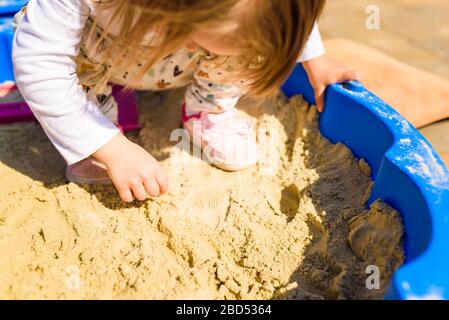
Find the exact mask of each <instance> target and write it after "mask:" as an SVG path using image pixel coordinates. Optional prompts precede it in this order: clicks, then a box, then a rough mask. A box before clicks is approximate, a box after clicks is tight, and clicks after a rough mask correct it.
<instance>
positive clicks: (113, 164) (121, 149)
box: [94, 134, 168, 202]
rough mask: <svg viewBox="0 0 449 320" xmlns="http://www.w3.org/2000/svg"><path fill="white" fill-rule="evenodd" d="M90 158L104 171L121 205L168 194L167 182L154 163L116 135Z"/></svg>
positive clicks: (144, 152) (143, 151) (149, 156)
mask: <svg viewBox="0 0 449 320" xmlns="http://www.w3.org/2000/svg"><path fill="white" fill-rule="evenodd" d="M94 157H95V158H97V159H98V160H99V161H101V162H102V163H104V164H105V165H106V167H107V168H108V173H109V176H110V178H111V180H112V182H113V183H114V185H115V187H116V188H117V190H118V192H119V194H120V197H121V198H122V200H123V201H125V202H132V201H133V200H134V197H135V198H137V199H138V200H140V201H144V200H146V199H147V198H148V195H149V196H152V197H157V196H159V195H161V194H163V193H165V192H167V190H168V178H167V176H166V174H165V172H164V170H163V169H162V167H161V166H160V165H159V163H158V162H157V160H156V159H154V158H153V156H151V155H150V154H149V153H148V152H147V151H145V150H144V149H143V148H142V147H140V146H138V145H137V144H135V143H133V142H131V141H129V140H128V139H127V138H126V137H125V136H124V135H122V134H119V135H117V136H115V137H114V138H113V139H112V140H111V141H109V142H108V143H107V144H106V145H105V146H103V147H102V148H101V149H100V150H98V151H97V152H95V153H94Z"/></svg>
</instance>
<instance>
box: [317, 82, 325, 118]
mask: <svg viewBox="0 0 449 320" xmlns="http://www.w3.org/2000/svg"><path fill="white" fill-rule="evenodd" d="M325 91H326V87H324V86H319V87H317V88H315V102H316V107H317V109H318V111H319V112H323V110H324V92H325Z"/></svg>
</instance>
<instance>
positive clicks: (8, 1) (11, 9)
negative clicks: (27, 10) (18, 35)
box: [0, 0, 28, 16]
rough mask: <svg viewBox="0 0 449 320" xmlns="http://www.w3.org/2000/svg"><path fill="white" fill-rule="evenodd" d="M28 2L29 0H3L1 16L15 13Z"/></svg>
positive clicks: (0, 5)
mask: <svg viewBox="0 0 449 320" xmlns="http://www.w3.org/2000/svg"><path fill="white" fill-rule="evenodd" d="M27 2H28V0H3V1H2V2H0V16H4V15H13V14H15V13H16V12H18V11H19V10H20V9H22V7H23V6H24V5H25V4H26V3H27Z"/></svg>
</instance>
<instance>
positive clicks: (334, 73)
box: [298, 24, 360, 112]
mask: <svg viewBox="0 0 449 320" xmlns="http://www.w3.org/2000/svg"><path fill="white" fill-rule="evenodd" d="M298 62H301V63H302V64H303V66H304V69H305V70H306V72H307V75H308V77H309V80H310V83H311V84H312V87H313V89H314V92H315V101H316V105H317V108H318V111H320V112H322V111H323V110H324V93H325V91H326V88H327V86H328V85H330V84H333V83H337V82H345V81H350V80H360V75H359V74H358V73H357V72H356V71H353V70H350V69H348V68H346V67H345V66H344V65H343V64H341V63H339V62H338V61H335V60H333V59H331V58H329V57H328V56H326V55H325V49H324V45H323V41H322V39H321V35H320V31H319V28H318V25H317V24H316V25H315V27H314V28H313V31H312V33H311V35H310V37H309V40H308V42H307V44H306V46H305V48H304V50H303V52H302V54H301V56H300V58H299V59H298Z"/></svg>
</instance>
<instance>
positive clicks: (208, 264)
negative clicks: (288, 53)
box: [0, 92, 403, 299]
mask: <svg viewBox="0 0 449 320" xmlns="http://www.w3.org/2000/svg"><path fill="white" fill-rule="evenodd" d="M180 94H181V92H177V93H175V94H173V95H171V96H170V97H168V98H166V99H165V100H164V103H162V104H161V103H157V102H158V96H155V95H154V94H145V95H142V96H141V107H142V112H141V114H142V122H143V124H144V128H143V130H142V131H141V132H140V134H139V135H138V136H135V137H134V138H133V139H135V140H136V141H138V142H139V143H141V144H142V145H143V146H144V147H145V148H146V149H147V150H149V151H150V152H151V153H152V154H153V155H154V156H156V157H157V158H158V159H159V160H161V161H162V163H163V165H164V167H165V168H166V170H167V172H168V174H169V177H170V179H171V190H170V193H169V194H167V195H165V196H163V197H161V198H158V199H155V200H149V201H147V202H144V203H137V202H136V203H133V204H131V205H124V204H123V203H121V202H120V200H119V198H118V196H117V193H116V192H115V190H114V188H113V187H99V186H96V187H87V186H85V187H82V186H77V185H74V184H68V185H66V184H65V183H64V180H63V167H64V164H63V161H62V159H61V158H60V156H59V155H58V154H57V153H56V151H54V149H53V148H52V146H51V145H50V143H49V142H48V140H47V139H46V137H45V136H44V134H43V132H42V131H41V129H40V128H39V126H38V125H36V124H24V125H23V124H22V125H14V126H2V127H0V160H1V162H0V195H1V202H0V252H2V258H1V259H0V298H3V299H5V298H64V299H65V298H69V299H70V298H94V299H103V298H150V299H153V298H157V299H169V298H170V299H172V298H176V299H185V298H188V299H195V298H200V299H216V298H227V299H253V298H254V299H262V298H281V299H282V298H308V299H322V298H381V297H382V296H383V294H384V292H385V289H386V285H387V283H388V280H389V278H390V276H391V274H392V272H393V271H394V270H395V269H396V268H397V267H398V266H399V265H400V264H401V263H402V261H403V254H402V251H401V245H400V238H401V235H402V226H401V221H400V218H399V215H398V214H397V213H396V212H395V211H394V210H392V209H391V208H389V207H387V206H386V205H384V204H382V203H380V202H378V203H376V204H375V205H374V207H373V209H372V210H370V211H365V209H364V205H365V203H366V200H367V198H368V195H369V193H370V189H371V186H372V183H371V181H370V178H369V167H368V166H367V165H366V163H365V162H364V161H357V160H356V159H355V158H354V157H353V156H352V154H351V152H350V151H349V150H348V149H347V148H346V147H344V146H343V145H332V144H330V143H329V142H328V141H327V140H325V139H324V138H323V137H321V136H320V134H319V132H318V128H317V117H318V115H317V113H316V111H315V109H313V108H309V107H308V106H307V105H306V104H305V103H304V102H303V101H302V100H301V99H300V98H294V99H293V100H292V101H291V103H287V101H285V100H283V99H280V100H279V101H276V102H274V103H266V104H264V105H262V106H259V107H257V106H254V104H253V103H251V102H250V101H247V102H246V103H243V104H242V106H241V107H242V108H243V110H245V111H246V112H247V113H248V114H249V115H250V116H251V118H252V119H253V121H254V122H255V123H256V124H257V127H258V129H259V140H260V144H261V153H262V161H261V164H260V165H259V166H258V167H255V168H252V169H249V170H246V171H243V172H238V173H226V172H223V171H220V170H217V169H215V168H213V167H211V166H209V165H208V164H206V163H204V162H202V161H200V160H199V159H197V158H195V157H192V156H190V155H188V154H187V153H186V152H184V151H182V150H181V149H180V148H179V147H176V146H175V145H177V142H171V141H170V139H169V137H170V133H171V132H172V130H174V129H176V128H179V126H180V120H179V119H180ZM144 107H145V108H144ZM170 155H171V156H170ZM181 160H183V163H179V162H180V161H181ZM186 160H188V161H186ZM369 265H377V266H378V267H379V269H380V287H381V288H380V289H379V290H368V289H367V288H366V279H367V277H368V274H366V268H367V267H368V266H369Z"/></svg>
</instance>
